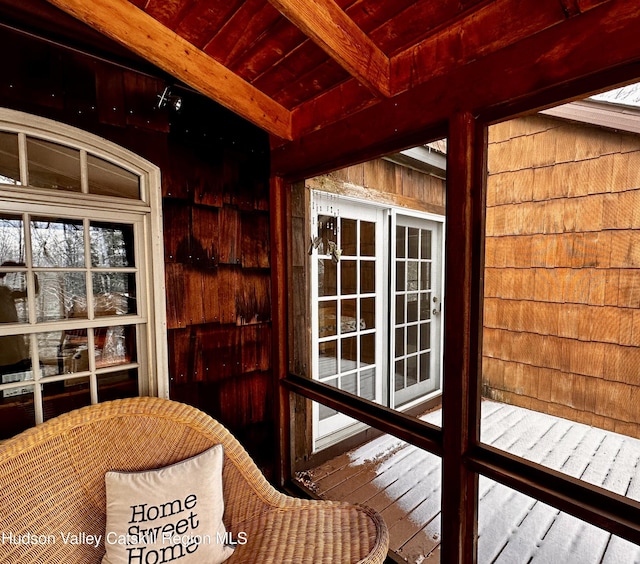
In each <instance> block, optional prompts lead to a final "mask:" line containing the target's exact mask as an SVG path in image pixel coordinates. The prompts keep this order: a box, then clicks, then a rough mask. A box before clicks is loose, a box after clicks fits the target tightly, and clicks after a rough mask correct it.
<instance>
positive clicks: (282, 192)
mask: <svg viewBox="0 0 640 564" xmlns="http://www.w3.org/2000/svg"><path fill="white" fill-rule="evenodd" d="M288 187H289V185H288V184H287V183H286V182H285V181H284V179H283V178H282V177H280V176H272V177H271V180H270V186H269V200H270V202H269V203H270V205H269V209H270V218H271V219H270V238H271V330H272V363H271V364H272V371H273V393H274V405H273V410H274V424H275V427H276V429H275V436H276V440H277V449H276V455H277V456H278V461H277V464H276V465H275V468H276V476H275V478H276V480H277V483H278V484H279V485H280V486H283V485H284V484H285V483H286V482H287V481H288V480H289V479H290V477H291V476H290V474H291V464H290V462H289V460H290V450H291V449H290V436H289V435H290V433H289V429H290V412H289V391H288V390H287V389H286V388H285V387H284V386H282V384H281V383H282V380H284V379H285V378H286V377H287V372H288V371H287V359H288V355H287V343H288V338H287V326H288V324H287V303H288V299H287V292H288V284H287V262H286V260H287V244H288V237H287V233H288V226H289V221H288V219H287V218H288V217H290V214H289V213H288V203H289V198H288V197H287V190H288Z"/></svg>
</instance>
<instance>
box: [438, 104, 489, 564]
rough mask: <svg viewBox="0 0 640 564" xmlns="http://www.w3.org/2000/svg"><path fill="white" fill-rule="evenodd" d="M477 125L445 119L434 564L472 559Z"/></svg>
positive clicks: (464, 115) (479, 188) (478, 320)
mask: <svg viewBox="0 0 640 564" xmlns="http://www.w3.org/2000/svg"><path fill="white" fill-rule="evenodd" d="M483 131H484V130H482V129H480V128H479V127H478V126H477V124H476V120H475V118H474V116H473V115H472V114H471V113H470V112H457V113H456V114H455V115H454V116H453V117H452V119H451V122H450V129H449V139H448V149H447V153H448V156H447V158H448V163H447V222H446V251H445V300H446V307H445V321H444V324H445V329H444V330H445V339H444V391H443V402H442V403H443V442H444V445H443V446H444V455H443V459H442V525H441V527H442V528H441V533H442V552H441V557H442V562H446V563H450V564H462V563H465V564H468V563H473V562H476V545H477V514H478V507H477V498H478V476H477V474H476V473H474V472H472V471H471V470H470V468H469V466H468V460H467V456H466V455H467V453H468V452H469V450H470V449H471V448H473V446H474V445H475V444H477V443H478V440H479V411H480V410H479V401H480V385H479V374H480V357H479V354H478V351H479V349H480V346H479V343H480V338H481V324H482V315H481V312H482V310H481V291H482V283H481V274H482V248H483V217H484V210H483V205H484V188H483V187H484V178H483V170H484V166H483V165H482V161H481V159H482V158H483V156H484V133H483Z"/></svg>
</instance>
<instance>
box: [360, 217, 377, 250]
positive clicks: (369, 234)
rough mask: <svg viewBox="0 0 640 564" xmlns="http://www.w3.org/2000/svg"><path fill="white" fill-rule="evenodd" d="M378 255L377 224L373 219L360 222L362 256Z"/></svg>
mask: <svg viewBox="0 0 640 564" xmlns="http://www.w3.org/2000/svg"><path fill="white" fill-rule="evenodd" d="M375 255H376V224H375V223H372V222H371V221H361V222H360V256H363V257H374V256H375Z"/></svg>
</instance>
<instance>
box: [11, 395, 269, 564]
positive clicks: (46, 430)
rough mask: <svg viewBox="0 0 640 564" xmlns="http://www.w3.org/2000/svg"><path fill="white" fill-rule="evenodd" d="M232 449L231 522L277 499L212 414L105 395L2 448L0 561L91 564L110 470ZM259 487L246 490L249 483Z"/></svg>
mask: <svg viewBox="0 0 640 564" xmlns="http://www.w3.org/2000/svg"><path fill="white" fill-rule="evenodd" d="M214 444H222V445H224V448H225V467H224V488H225V492H224V494H225V500H226V507H227V510H226V512H225V522H226V523H227V526H233V523H234V522H236V521H240V520H244V519H246V518H247V517H248V516H249V517H250V516H251V515H252V513H253V512H254V511H255V512H258V511H259V510H260V509H259V508H260V506H261V503H262V502H263V501H265V499H266V498H269V497H276V498H277V497H278V496H279V495H280V494H277V493H275V492H274V491H273V490H272V488H271V487H270V486H269V485H268V484H267V482H266V480H265V479H264V477H263V476H262V474H261V473H260V472H259V470H258V469H257V467H256V466H255V464H254V463H253V462H252V461H251V459H250V458H249V456H248V455H247V453H246V452H245V451H244V449H243V448H242V447H241V446H240V444H239V443H238V442H237V441H236V440H235V439H234V438H233V436H232V435H231V434H230V433H229V432H228V431H227V430H226V429H224V428H223V427H222V426H221V425H220V424H218V423H217V422H216V421H214V420H213V419H211V418H210V417H209V416H208V415H206V414H204V413H202V412H200V411H198V410H196V409H194V408H192V407H189V406H186V405H184V404H179V403H175V402H171V401H168V400H163V399H158V398H132V399H126V400H118V401H114V402H107V403H102V404H98V405H95V406H91V407H87V408H83V409H80V410H78V411H75V412H71V413H68V414H65V415H63V416H61V417H58V418H56V419H53V420H51V421H48V422H46V423H44V424H43V425H40V426H38V427H36V428H34V429H30V430H28V431H25V432H24V433H22V434H20V435H18V436H17V437H14V438H13V439H11V440H9V441H7V442H6V443H5V444H4V445H3V446H2V447H0V535H2V537H0V562H2V563H7V564H18V563H25V564H34V563H55V564H61V563H65V564H74V563H78V564H80V563H82V564H90V563H92V562H100V560H101V558H102V556H103V554H104V539H103V540H102V542H101V543H100V544H99V546H98V547H94V546H91V545H90V544H89V543H88V542H87V537H84V538H83V540H84V541H85V542H82V543H81V544H69V543H65V542H64V540H65V539H67V540H69V541H70V540H72V539H73V537H69V536H67V535H69V534H71V535H81V534H83V533H84V534H85V535H95V536H99V535H100V536H102V535H104V531H105V515H104V508H105V486H104V475H105V472H107V471H108V470H124V471H135V470H146V469H151V468H158V467H161V466H166V465H168V464H172V463H174V462H177V461H180V460H184V459H185V458H188V457H190V456H193V455H195V454H198V453H200V452H202V451H204V450H206V449H207V448H209V447H211V446H212V445H214ZM247 480H248V481H250V482H252V483H253V484H254V488H255V485H257V488H256V489H255V490H252V491H248V488H246V487H245V486H243V483H245V482H246V481H247Z"/></svg>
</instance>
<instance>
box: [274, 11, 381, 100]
mask: <svg viewBox="0 0 640 564" xmlns="http://www.w3.org/2000/svg"><path fill="white" fill-rule="evenodd" d="M269 2H270V3H271V4H272V5H273V6H274V7H275V8H277V9H278V11H280V13H281V14H282V15H283V16H285V17H286V18H287V19H288V20H289V21H291V23H293V24H294V25H295V26H296V27H297V28H298V29H300V30H301V31H302V32H303V33H304V34H305V35H306V36H307V37H309V38H311V39H312V40H313V42H314V43H316V44H317V45H318V46H319V47H321V48H322V49H323V50H324V51H325V52H326V53H327V54H328V55H329V56H330V57H331V58H332V59H333V60H334V61H336V62H337V63H338V64H339V65H340V66H341V67H342V68H344V69H345V70H346V71H347V72H348V73H349V74H350V75H351V76H353V77H354V78H355V79H356V80H357V81H358V82H360V83H361V84H363V85H364V86H366V87H367V88H369V89H370V90H371V91H372V92H374V93H375V94H377V95H382V96H384V97H389V96H390V95H391V83H390V76H391V74H390V72H391V69H390V62H389V58H388V57H387V56H386V55H385V54H384V53H383V52H382V51H381V50H380V49H379V48H378V46H377V45H376V44H375V43H374V42H373V41H372V40H371V38H370V37H369V36H368V35H367V34H366V33H365V32H364V31H362V29H360V28H359V27H358V26H357V25H356V23H355V22H354V21H353V20H352V19H351V18H350V17H349V16H347V14H346V13H345V12H344V10H343V9H342V8H340V6H338V5H337V4H336V3H335V2H334V1H333V0H269Z"/></svg>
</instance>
